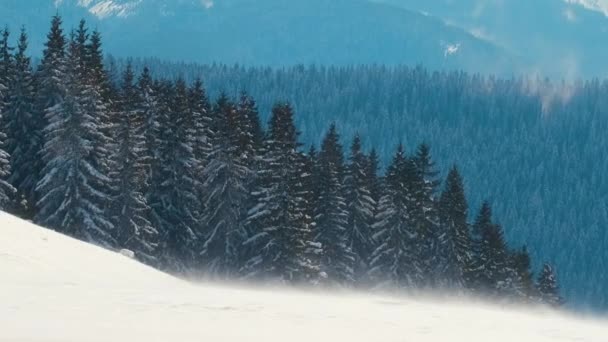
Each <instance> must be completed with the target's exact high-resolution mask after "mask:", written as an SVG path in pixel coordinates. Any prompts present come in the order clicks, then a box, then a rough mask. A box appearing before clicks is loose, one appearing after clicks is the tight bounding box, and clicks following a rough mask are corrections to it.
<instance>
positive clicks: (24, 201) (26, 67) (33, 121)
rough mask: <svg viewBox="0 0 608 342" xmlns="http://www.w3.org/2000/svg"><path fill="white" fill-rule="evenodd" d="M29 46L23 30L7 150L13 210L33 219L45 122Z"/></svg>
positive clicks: (10, 97)
mask: <svg viewBox="0 0 608 342" xmlns="http://www.w3.org/2000/svg"><path fill="white" fill-rule="evenodd" d="M27 47H28V38H27V34H26V33H25V30H22V31H21V35H20V37H19V44H18V47H17V52H16V54H15V57H14V68H13V72H12V81H11V83H10V91H9V95H8V100H9V102H8V106H7V107H6V112H5V121H6V132H7V135H8V143H7V146H6V150H7V152H8V153H9V154H10V156H11V167H12V172H11V177H10V179H9V181H10V183H11V184H12V185H13V186H14V187H15V188H16V189H17V193H16V200H15V201H14V206H15V207H14V208H12V209H13V211H14V213H15V214H17V215H18V216H20V217H23V218H25V219H32V218H33V215H34V208H35V203H36V196H35V190H34V189H35V186H36V183H37V182H38V179H39V174H40V171H41V167H42V165H41V163H40V155H39V152H40V149H41V148H42V128H43V125H44V121H43V120H42V118H41V116H40V115H39V114H40V113H38V112H37V111H36V110H35V107H34V102H35V96H36V95H35V89H34V80H33V71H32V67H31V64H30V57H28V56H27Z"/></svg>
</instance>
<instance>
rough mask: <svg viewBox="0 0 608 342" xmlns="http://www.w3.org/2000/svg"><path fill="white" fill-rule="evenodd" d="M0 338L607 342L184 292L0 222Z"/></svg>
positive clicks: (307, 300) (383, 300) (368, 299)
mask: <svg viewBox="0 0 608 342" xmlns="http://www.w3.org/2000/svg"><path fill="white" fill-rule="evenodd" d="M0 341H3V342H4V341H7V342H9V341H10V342H38V341H40V342H42V341H44V342H64V341H65V342H86V341H100V342H102V341H103V342H109V341H111V342H120V341H129V342H138V341H145V342H152V341H159V342H160V341H162V342H190V341H192V342H206V341H213V342H217V341H290V342H291V341H307V342H310V341H349V342H352V341H366V342H376V341H400V342H426V341H433V342H445V341H467V342H475V341H484V342H487V341H492V342H501V341H505V342H515V341H517V342H527V341H534V342H539V341H589V342H602V341H608V322H606V321H600V320H581V319H578V318H574V317H568V316H564V315H560V314H556V313H553V312H548V311H544V312H543V311H535V312H531V311H518V310H515V309H504V308H500V307H493V306H491V305H481V304H464V303H456V302H452V303H447V302H445V301H444V302H443V303H440V302H438V301H430V300H422V299H418V300H416V299H405V298H391V297H381V296H373V295H356V294H336V293H334V294H325V295H322V294H313V293H302V292H297V291H292V290H277V289H266V290H262V289H258V290H254V289H243V288H237V287H231V286H220V285H193V284H190V283H188V282H185V281H181V280H178V279H175V278H172V277H170V276H168V275H165V274H163V273H160V272H158V271H155V270H153V269H151V268H148V267H146V266H143V265H141V264H139V263H137V262H135V261H133V260H131V259H129V258H128V257H126V256H123V255H121V254H118V253H112V252H109V251H106V250H103V249H101V248H97V247H94V246H91V245H88V244H85V243H82V242H79V241H76V240H73V239H70V238H67V237H64V236H62V235H59V234H57V233H54V232H52V231H49V230H46V229H42V228H39V227H36V226H34V225H31V224H29V223H25V222H23V221H20V220H18V219H15V218H13V217H11V216H9V215H6V214H3V213H0Z"/></svg>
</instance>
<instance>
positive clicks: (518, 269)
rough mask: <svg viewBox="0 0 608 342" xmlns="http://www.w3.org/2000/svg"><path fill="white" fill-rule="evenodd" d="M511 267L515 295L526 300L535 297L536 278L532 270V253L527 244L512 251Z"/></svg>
mask: <svg viewBox="0 0 608 342" xmlns="http://www.w3.org/2000/svg"><path fill="white" fill-rule="evenodd" d="M510 268H511V269H512V271H513V292H514V295H515V296H517V297H518V298H520V299H522V300H524V301H530V300H532V299H533V298H534V295H535V293H534V292H535V291H534V280H533V275H532V270H531V260H530V254H529V253H528V249H527V247H526V246H523V247H522V248H521V249H520V250H516V251H514V252H511V255H510Z"/></svg>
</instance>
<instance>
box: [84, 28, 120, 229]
mask: <svg viewBox="0 0 608 342" xmlns="http://www.w3.org/2000/svg"><path fill="white" fill-rule="evenodd" d="M76 48H77V50H78V53H79V54H80V55H81V58H80V65H81V68H83V69H82V70H83V72H82V73H81V83H82V85H83V96H82V100H81V102H82V106H83V108H84V110H85V111H87V113H88V114H89V115H91V116H92V117H93V118H94V119H95V122H96V125H97V126H98V127H97V129H96V130H95V134H94V135H92V136H91V138H90V139H91V141H92V142H93V146H94V149H93V154H92V155H91V165H93V166H94V167H95V169H96V170H97V171H98V172H99V174H100V177H99V178H98V179H97V182H96V183H95V184H92V186H94V187H95V188H96V189H97V190H98V191H99V192H100V194H103V195H104V196H101V197H100V202H99V203H98V205H99V207H100V208H102V209H103V210H104V214H102V215H105V217H104V219H106V220H110V221H111V217H110V216H111V215H110V212H111V206H112V203H111V198H112V196H113V195H116V193H115V192H114V189H113V188H112V180H111V179H110V178H109V176H110V171H111V170H112V169H114V168H115V166H114V165H112V162H113V160H114V159H113V158H112V156H114V155H115V154H116V153H117V148H118V146H117V144H116V143H115V142H116V137H115V136H114V133H115V132H116V130H115V121H116V120H115V119H114V118H113V116H116V113H117V108H116V106H115V105H114V99H111V98H109V94H110V91H109V85H108V82H107V77H106V73H105V69H104V64H103V51H102V50H101V35H100V34H99V32H97V31H95V32H94V34H93V35H89V34H88V30H87V28H86V23H85V21H84V20H81V21H80V24H79V26H78V30H77V31H76Z"/></svg>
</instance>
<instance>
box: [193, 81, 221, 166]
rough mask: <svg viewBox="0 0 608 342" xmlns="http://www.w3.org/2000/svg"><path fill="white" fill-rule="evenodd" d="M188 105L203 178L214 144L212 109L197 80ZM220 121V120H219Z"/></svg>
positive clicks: (195, 151) (196, 154)
mask: <svg viewBox="0 0 608 342" xmlns="http://www.w3.org/2000/svg"><path fill="white" fill-rule="evenodd" d="M188 103H189V108H190V111H191V115H192V120H193V121H194V130H195V140H194V151H193V152H194V158H195V159H196V160H197V164H198V166H197V167H198V170H197V176H198V177H199V178H200V177H203V171H204V168H205V166H206V164H207V162H208V161H209V154H210V153H211V147H212V143H213V141H212V140H213V131H212V129H211V126H212V121H213V113H212V108H211V105H210V103H209V99H208V98H207V93H206V91H205V88H204V87H203V82H202V81H201V80H200V79H198V78H197V79H196V80H195V81H194V83H193V84H192V86H191V87H190V89H189V90H188ZM217 119H219V118H217Z"/></svg>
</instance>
